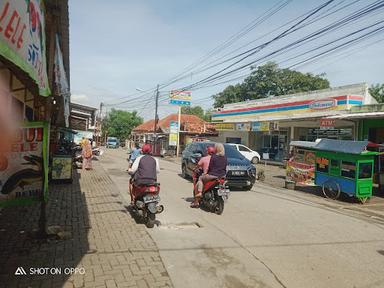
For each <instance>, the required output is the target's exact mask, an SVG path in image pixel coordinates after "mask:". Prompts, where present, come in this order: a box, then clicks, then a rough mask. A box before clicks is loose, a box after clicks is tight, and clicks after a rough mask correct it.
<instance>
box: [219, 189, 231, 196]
mask: <svg viewBox="0 0 384 288" xmlns="http://www.w3.org/2000/svg"><path fill="white" fill-rule="evenodd" d="M217 195H219V196H227V197H228V195H229V189H219V190H217Z"/></svg>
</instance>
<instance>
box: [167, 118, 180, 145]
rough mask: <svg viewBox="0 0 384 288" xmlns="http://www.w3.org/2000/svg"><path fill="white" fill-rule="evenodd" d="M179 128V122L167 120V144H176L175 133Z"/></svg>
mask: <svg viewBox="0 0 384 288" xmlns="http://www.w3.org/2000/svg"><path fill="white" fill-rule="evenodd" d="M178 130H179V122H177V121H170V122H169V146H177V133H178Z"/></svg>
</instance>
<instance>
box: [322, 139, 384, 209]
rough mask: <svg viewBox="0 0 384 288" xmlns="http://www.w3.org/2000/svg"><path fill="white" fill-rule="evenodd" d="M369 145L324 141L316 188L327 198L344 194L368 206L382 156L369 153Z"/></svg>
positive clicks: (362, 142) (342, 141)
mask: <svg viewBox="0 0 384 288" xmlns="http://www.w3.org/2000/svg"><path fill="white" fill-rule="evenodd" d="M368 144H369V142H368V141H344V140H330V139H323V140H321V141H320V142H319V143H318V144H317V145H316V150H317V151H316V172H315V184H316V185H318V186H321V187H322V190H323V193H324V195H325V196H326V197H328V198H331V199H337V198H338V197H339V196H340V193H341V192H342V193H345V194H347V195H349V196H351V197H356V198H357V199H358V200H359V201H360V202H361V203H365V201H366V200H367V199H369V198H370V197H371V196H372V184H373V171H374V160H375V156H377V155H378V154H379V153H378V152H372V151H368V150H367V147H368Z"/></svg>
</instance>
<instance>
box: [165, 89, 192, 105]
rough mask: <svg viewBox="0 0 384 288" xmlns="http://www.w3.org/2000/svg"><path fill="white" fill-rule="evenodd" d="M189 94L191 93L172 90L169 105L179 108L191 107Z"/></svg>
mask: <svg viewBox="0 0 384 288" xmlns="http://www.w3.org/2000/svg"><path fill="white" fill-rule="evenodd" d="M191 93H192V92H191V91H183V90H172V91H171V93H170V95H169V98H170V99H169V103H170V104H173V105H179V106H189V105H191V99H192V95H191Z"/></svg>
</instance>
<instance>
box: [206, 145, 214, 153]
mask: <svg viewBox="0 0 384 288" xmlns="http://www.w3.org/2000/svg"><path fill="white" fill-rule="evenodd" d="M207 153H208V155H212V154H215V153H216V149H215V147H214V146H208V147H207Z"/></svg>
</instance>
